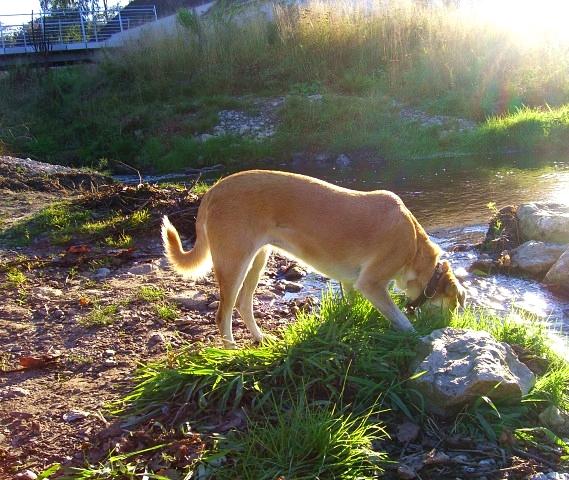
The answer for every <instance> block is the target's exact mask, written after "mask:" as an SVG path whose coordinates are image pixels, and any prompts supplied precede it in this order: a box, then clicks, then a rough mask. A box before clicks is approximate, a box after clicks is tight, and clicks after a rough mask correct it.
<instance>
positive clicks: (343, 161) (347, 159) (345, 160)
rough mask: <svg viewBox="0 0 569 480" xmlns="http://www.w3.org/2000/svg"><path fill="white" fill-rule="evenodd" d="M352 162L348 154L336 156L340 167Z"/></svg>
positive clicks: (347, 165)
mask: <svg viewBox="0 0 569 480" xmlns="http://www.w3.org/2000/svg"><path fill="white" fill-rule="evenodd" d="M351 164H352V160H351V159H350V157H348V156H347V155H346V154H344V153H342V154H340V155H339V156H338V158H336V165H337V166H338V167H344V168H345V167H349V166H350V165H351Z"/></svg>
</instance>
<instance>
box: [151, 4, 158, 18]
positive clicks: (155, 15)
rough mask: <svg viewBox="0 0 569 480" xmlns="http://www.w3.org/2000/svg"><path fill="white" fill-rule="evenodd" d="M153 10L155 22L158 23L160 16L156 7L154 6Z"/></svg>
mask: <svg viewBox="0 0 569 480" xmlns="http://www.w3.org/2000/svg"><path fill="white" fill-rule="evenodd" d="M152 9H153V10H154V21H155V22H156V21H158V14H157V13H156V5H152Z"/></svg>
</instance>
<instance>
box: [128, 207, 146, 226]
mask: <svg viewBox="0 0 569 480" xmlns="http://www.w3.org/2000/svg"><path fill="white" fill-rule="evenodd" d="M150 218H151V215H150V212H149V211H148V209H146V208H143V209H141V210H137V211H136V212H133V213H132V214H131V216H130V218H129V220H128V224H129V226H131V227H132V228H137V227H141V226H142V225H145V224H146V223H148V222H149V221H150Z"/></svg>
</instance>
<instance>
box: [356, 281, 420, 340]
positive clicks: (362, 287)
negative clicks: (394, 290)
mask: <svg viewBox="0 0 569 480" xmlns="http://www.w3.org/2000/svg"><path fill="white" fill-rule="evenodd" d="M355 286H356V288H357V289H358V290H359V291H360V292H362V294H363V295H364V297H366V298H367V299H368V300H369V301H370V302H371V303H372V304H373V306H374V307H375V308H377V309H378V310H379V311H380V312H381V313H382V314H383V315H384V316H385V318H387V320H389V321H390V322H391V324H392V325H393V326H394V327H395V328H396V329H397V330H406V331H414V330H415V329H414V328H413V325H411V322H410V321H409V319H408V318H407V317H406V316H405V314H404V313H403V312H402V311H401V310H399V307H398V306H397V305H395V303H394V302H393V299H392V298H391V296H390V295H389V292H388V291H387V285H385V284H378V283H377V282H366V281H362V282H360V281H359V280H358V283H356V285H355Z"/></svg>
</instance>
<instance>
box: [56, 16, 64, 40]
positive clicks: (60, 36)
mask: <svg viewBox="0 0 569 480" xmlns="http://www.w3.org/2000/svg"><path fill="white" fill-rule="evenodd" d="M57 23H58V24H59V43H63V35H62V33H61V18H60V19H58V20H57Z"/></svg>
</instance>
